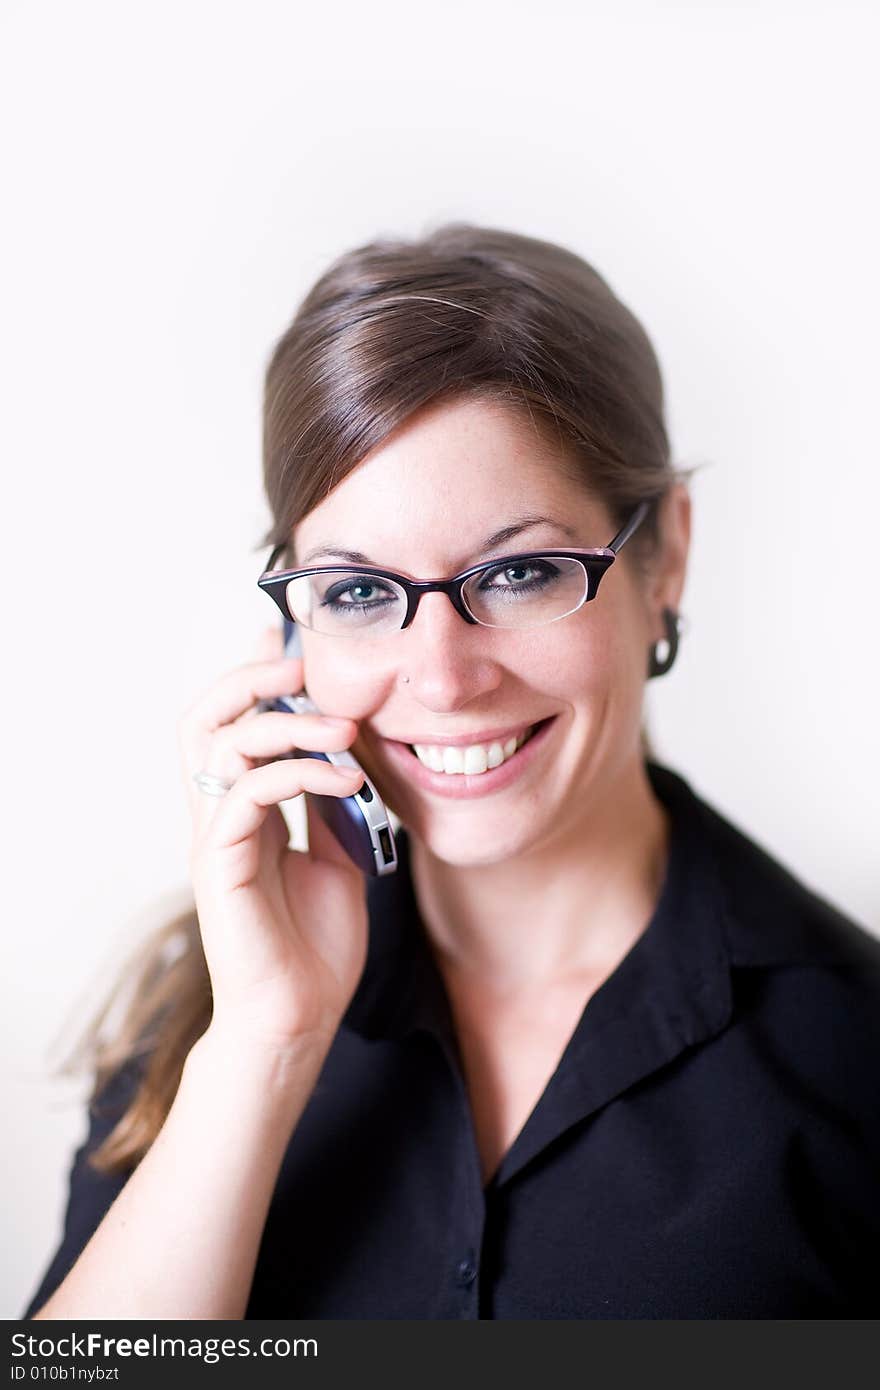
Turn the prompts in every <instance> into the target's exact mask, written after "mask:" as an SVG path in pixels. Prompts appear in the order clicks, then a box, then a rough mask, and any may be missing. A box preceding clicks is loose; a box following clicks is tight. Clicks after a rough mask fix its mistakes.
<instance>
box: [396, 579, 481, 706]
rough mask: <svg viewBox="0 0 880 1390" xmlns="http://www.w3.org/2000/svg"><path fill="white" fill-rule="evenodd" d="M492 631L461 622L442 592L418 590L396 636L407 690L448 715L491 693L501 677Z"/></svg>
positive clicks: (401, 670) (422, 701)
mask: <svg viewBox="0 0 880 1390" xmlns="http://www.w3.org/2000/svg"><path fill="white" fill-rule="evenodd" d="M492 636H493V632H492V629H490V628H487V627H482V626H481V625H480V624H478V623H467V622H465V620H464V618H462V617H461V615H460V614H459V613H456V611H455V609H454V607H453V606H452V603H451V602H450V600H449V598H448V597H447V595H446V594H438V593H427V594H423V595H422V598H421V601H420V602H419V606H418V609H417V611H416V615H415V617H414V618H413V620H412V622H411V623H410V625H409V627H408V628H405V629H404V630H403V632H401V633H400V636H399V637H398V639H397V640H398V642H399V643H400V650H401V658H400V663H399V670H400V672H401V673H402V674H403V675H407V676H409V684H408V685H407V687H406V689H407V692H408V693H409V694H410V695H414V696H415V698H416V699H417V700H419V701H420V703H421V704H423V705H424V706H425V707H426V708H427V709H431V710H435V711H436V712H437V713H449V714H451V713H453V712H454V711H455V710H458V709H461V708H462V706H463V705H467V704H469V703H470V702H472V701H473V700H475V699H479V697H480V696H485V695H488V694H490V693H491V692H492V691H493V690H496V689H497V688H498V686H499V685H500V684H501V681H502V679H503V671H502V668H501V665H500V663H499V661H498V660H497V658H496V657H494V656H493V655H492V647H493V643H492Z"/></svg>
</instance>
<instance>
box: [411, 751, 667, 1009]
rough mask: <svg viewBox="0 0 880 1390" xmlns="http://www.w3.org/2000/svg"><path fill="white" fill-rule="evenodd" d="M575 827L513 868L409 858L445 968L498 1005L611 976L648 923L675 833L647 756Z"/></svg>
mask: <svg viewBox="0 0 880 1390" xmlns="http://www.w3.org/2000/svg"><path fill="white" fill-rule="evenodd" d="M588 800H589V805H586V806H584V808H583V811H582V813H581V814H580V816H579V817H577V818H576V819H575V820H573V821H571V822H566V824H565V826H564V827H562V828H559V827H556V828H555V831H554V834H553V835H552V837H546V838H545V839H543V840H542V841H540V842H539V843H536V844H535V845H533V846H532V847H530V848H529V849H528V850H527V851H526V852H524V853H523V854H522V855H517V856H516V858H515V859H507V860H504V861H503V862H501V863H498V864H479V865H464V866H462V865H458V864H448V863H446V862H445V861H443V860H440V859H438V858H436V856H434V855H433V854H432V853H431V850H430V849H429V848H428V846H426V845H425V844H424V843H423V842H422V841H420V840H413V841H412V842H411V846H410V864H411V870H412V877H413V887H414V890H415V894H416V899H417V901H418V904H419V911H420V914H421V916H422V920H423V921H424V924H425V930H426V933H427V935H428V937H429V940H430V943H431V946H432V949H433V951H434V953H435V956H436V958H437V960H438V964H439V965H440V966H441V968H442V969H443V971H444V972H445V973H446V974H447V975H450V974H455V975H456V976H457V977H460V978H461V979H462V980H463V981H467V980H472V981H473V982H474V983H476V982H477V981H479V983H480V987H481V988H486V989H488V990H490V991H492V992H495V993H497V994H498V995H505V994H510V993H515V992H519V991H522V990H529V989H534V988H536V987H537V988H541V987H543V986H545V985H549V984H553V983H558V982H560V981H563V980H566V979H572V978H574V977H576V976H578V975H581V974H583V973H587V974H589V975H591V976H604V975H605V974H607V973H608V972H609V971H610V970H612V969H613V968H614V966H615V965H616V964H617V963H618V961H620V960H622V958H623V956H624V955H626V954H627V952H628V951H629V949H630V947H631V946H632V945H633V944H634V943H635V941H636V940H637V939H638V937H639V936H641V934H642V932H643V931H644V930H645V928H646V927H647V925H648V923H649V922H650V920H651V917H652V915H653V913H654V909H655V907H656V903H657V899H658V897H659V895H660V890H661V888H662V885H663V879H664V875H665V872H666V864H667V859H668V847H669V824H668V817H667V815H666V812H665V810H664V809H663V807H662V806H661V805H660V803H659V802H658V801H657V799H656V797H655V796H654V793H653V790H652V788H651V785H650V782H649V781H648V777H647V773H646V771H645V766H644V762H643V759H642V757H641V754H640V755H639V756H638V757H637V758H636V759H634V760H633V761H632V763H631V764H629V765H628V766H627V767H626V768H624V769H623V770H620V769H618V770H617V775H616V776H615V777H614V779H613V780H610V781H608V783H607V784H606V785H603V788H602V791H601V794H600V795H597V796H591V797H590V798H589V799H588Z"/></svg>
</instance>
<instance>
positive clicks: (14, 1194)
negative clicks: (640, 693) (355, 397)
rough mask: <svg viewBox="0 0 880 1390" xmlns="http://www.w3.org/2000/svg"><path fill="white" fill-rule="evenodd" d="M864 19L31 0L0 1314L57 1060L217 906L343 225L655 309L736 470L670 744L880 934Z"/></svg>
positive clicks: (15, 473) (11, 130) (19, 272)
mask: <svg viewBox="0 0 880 1390" xmlns="http://www.w3.org/2000/svg"><path fill="white" fill-rule="evenodd" d="M313 11H316V12H317V13H315V12H313ZM872 11H873V13H872ZM876 14H877V11H876V7H874V6H872V5H871V4H869V3H867V2H866V3H864V4H857V3H853V2H852V0H850V3H846V0H834V2H833V3H830V2H829V3H822V4H809V3H803V2H801V3H797V4H795V3H792V4H787V3H783V2H782V0H776V3H773V2H772V0H768V2H767V3H762V4H758V3H754V4H752V3H739V4H736V5H733V4H730V5H728V4H721V3H715V4H713V3H700V4H697V3H694V4H684V3H677V4H662V3H658V0H653V3H648V2H647V0H605V3H601V4H589V3H587V4H581V5H575V4H574V3H572V0H565V2H561V0H544V3H542V4H541V5H535V4H534V3H533V0H529V3H518V2H517V0H503V3H499V2H498V0H491V2H489V3H485V2H484V3H474V2H473V0H470V2H469V3H467V4H460V3H449V0H446V3H445V4H444V5H443V6H432V7H426V6H418V5H412V4H397V3H382V0H378V3H371V4H369V5H363V4H354V3H350V2H349V3H343V4H339V3H337V4H335V5H332V6H331V5H326V6H319V7H312V6H308V7H306V6H304V5H300V4H298V3H291V4H279V3H274V4H272V3H260V0H256V2H255V0H248V3H247V4H245V3H240V4H219V3H216V0H213V3H187V0H175V3H174V4H165V3H158V4H157V3H155V0H153V3H151V4H150V5H146V4H144V5H141V6H137V5H132V4H126V5H119V4H111V3H106V4H96V3H88V2H87V0H86V2H85V3H84V2H83V0H80V3H78V4H77V5H66V4H61V3H51V4H45V3H44V4H40V3H35V2H34V0H31V3H28V4H9V3H7V4H6V5H5V8H4V10H3V15H2V28H0V52H2V54H3V56H2V59H0V93H2V96H0V101H2V110H0V129H2V131H3V141H4V150H3V173H2V188H3V195H4V202H5V208H6V211H5V213H4V215H3V227H2V232H0V235H2V239H3V246H2V253H0V269H2V278H3V285H2V299H3V310H2V317H3V344H2V363H0V367H2V381H3V394H4V398H5V402H6V404H5V407H4V411H3V420H2V430H3V440H2V459H3V507H2V516H3V529H2V537H0V540H2V545H0V556H2V565H3V574H2V584H3V589H2V592H3V645H4V651H5V660H4V662H3V676H2V688H3V694H4V717H3V734H4V738H3V755H2V761H3V779H4V794H3V798H2V805H3V837H2V844H3V850H4V854H3V862H4V897H5V903H4V917H5V932H4V937H5V942H6V947H7V961H6V968H5V970H4V972H3V982H4V996H5V997H4V1000H3V1008H2V1021H3V1027H4V1030H5V1038H4V1048H3V1052H4V1058H5V1080H4V1086H5V1096H4V1102H5V1106H4V1108H5V1113H6V1115H7V1122H8V1123H7V1131H6V1133H7V1139H6V1144H5V1165H4V1166H5V1171H6V1179H5V1197H6V1209H5V1212H4V1233H3V1247H4V1250H5V1252H6V1258H5V1259H4V1261H3V1280H4V1281H5V1283H4V1287H3V1291H2V1307H0V1313H2V1314H5V1315H6V1316H9V1317H15V1316H17V1315H18V1314H19V1312H20V1311H21V1310H22V1309H23V1307H24V1304H25V1302H26V1300H27V1298H28V1297H29V1296H30V1293H31V1291H32V1288H33V1286H34V1283H35V1281H36V1279H37V1277H38V1275H39V1274H40V1273H41V1272H42V1269H43V1268H44V1266H45V1264H46V1263H47V1261H48V1258H49V1255H50V1253H51V1251H52V1250H53V1249H54V1245H55V1242H56V1240H57V1237H58V1233H59V1223H60V1219H61V1213H62V1210H63V1201H64V1197H65V1192H66V1180H67V1174H66V1165H67V1162H68V1159H69V1155H70V1153H71V1151H72V1148H73V1146H74V1144H75V1143H76V1142H78V1141H79V1139H80V1137H81V1133H82V1124H83V1109H82V1105H81V1098H82V1094H83V1084H80V1085H73V1084H71V1083H69V1082H68V1083H65V1084H59V1083H58V1082H53V1081H51V1080H50V1069H51V1066H52V1065H54V1064H55V1062H57V1060H58V1059H59V1057H60V1055H61V1054H62V1053H63V1047H64V1045H65V1044H66V1042H67V1041H69V1040H71V1039H72V1037H73V1036H75V1034H76V1030H77V1029H78V1027H79V1026H80V1024H81V1023H82V1021H83V1020H84V1018H85V1017H86V1015H87V1013H88V1011H89V1009H90V1007H91V1005H92V1002H93V1000H94V999H95V998H96V990H97V989H98V988H100V987H103V985H104V984H106V983H107V982H108V981H109V979H110V978H111V976H112V973H113V969H114V967H115V966H116V965H117V964H118V962H119V960H120V959H121V958H122V956H123V955H124V954H125V952H126V950H127V948H128V947H129V946H130V945H131V944H132V943H133V942H134V941H135V940H136V939H138V938H139V936H140V935H141V934H142V933H143V932H144V931H145V930H146V929H147V928H148V927H149V926H150V925H151V924H152V923H153V922H155V921H157V920H158V919H159V918H161V917H162V916H164V915H165V913H166V911H167V910H168V907H169V906H173V905H174V904H176V903H177V902H179V901H181V900H182V899H183V898H185V896H186V887H187V882H186V878H187V867H186V866H187V845H188V823H187V816H186V808H185V802H184V798H183V789H182V785H181V783H180V780H179V773H178V768H177V762H176V748H175V724H176V720H177V717H178V714H179V712H180V711H181V710H182V709H183V708H184V707H185V705H186V704H187V703H188V702H189V701H190V700H191V699H192V698H193V697H194V696H195V695H196V694H197V693H198V692H199V691H200V690H201V689H202V688H203V687H204V686H205V685H207V684H209V683H210V682H211V681H212V680H213V679H214V678H215V676H216V675H218V674H219V673H220V672H221V671H223V670H225V669H226V668H228V667H230V666H232V665H236V664H238V663H239V662H240V661H244V660H248V659H250V657H251V649H252V646H253V643H254V640H255V638H256V635H257V634H258V632H259V631H260V630H261V629H262V628H263V627H265V626H266V625H267V624H268V623H270V622H271V621H272V616H271V614H272V611H274V610H271V611H270V606H269V601H268V599H266V598H265V596H264V595H263V594H261V593H259V591H258V590H257V588H256V582H255V581H256V577H257V574H258V573H259V571H260V569H261V568H262V562H263V561H264V560H265V558H266V553H265V551H263V550H262V549H257V548H256V547H257V544H258V541H259V539H260V537H261V534H262V532H263V529H264V527H265V526H266V524H267V522H268V511H267V509H266V507H265V504H264V501H263V498H262V494H261V483H260V459H259V444H260V388H261V374H262V370H263V367H264V364H265V361H266V358H267V355H268V352H269V350H270V348H271V345H272V343H273V342H274V340H275V338H276V337H277V336H278V334H279V333H280V332H281V331H282V329H283V328H284V326H285V325H286V323H287V321H288V320H289V318H290V317H291V315H292V313H293V311H294V309H295V307H296V304H297V302H298V300H299V298H300V296H301V295H302V294H303V293H304V291H305V290H306V289H307V288H308V286H309V285H310V284H311V282H312V280H313V279H314V278H315V277H316V276H317V275H318V274H319V273H320V271H321V270H322V269H323V268H324V267H325V265H326V264H327V262H328V260H329V259H330V258H331V257H332V256H334V255H336V254H337V253H338V252H340V251H342V250H344V249H346V248H347V247H349V246H353V245H355V244H357V243H359V242H362V241H365V240H368V239H370V238H372V237H374V236H376V235H377V234H380V233H398V234H403V235H410V234H418V233H420V232H422V231H425V230H428V229H429V228H430V227H431V226H434V225H436V224H437V223H439V222H441V221H445V220H447V219H452V218H455V219H461V218H464V219H470V220H473V221H477V222H483V223H486V224H489V225H495V226H500V227H507V228H510V229H513V230H518V231H523V232H527V233H530V234H533V235H538V236H542V237H546V238H550V239H553V240H557V241H560V242H562V243H564V244H566V245H568V246H570V247H571V248H572V249H574V250H576V251H578V252H579V253H580V254H582V255H583V256H585V257H586V258H587V259H588V260H590V261H592V262H594V263H595V265H596V266H597V268H598V269H599V270H600V271H601V272H602V273H603V274H604V275H605V276H606V277H607V278H608V279H609V280H610V282H611V284H612V285H613V286H614V288H615V289H616V290H617V292H618V293H619V294H620V296H621V297H622V298H623V299H624V301H625V302H626V303H628V304H629V305H630V306H631V307H632V308H633V309H634V310H635V312H636V313H637V314H638V316H639V317H640V318H641V319H642V321H643V323H644V324H645V326H646V328H647V330H648V332H649V333H650V334H651V335H652V337H653V339H654V341H655V344H656V346H657V349H658V352H659V354H660V357H661V361H662V364H663V367H664V371H665V377H666V382H667V389H668V397H669V419H670V425H671V430H672V436H673V444H674V450H675V461H676V463H677V464H679V465H681V466H685V465H690V464H692V463H697V462H704V461H705V462H708V463H709V465H710V466H709V467H706V468H705V469H703V470H702V471H701V472H700V473H699V475H698V476H697V478H696V479H695V481H694V484H693V497H694V518H695V530H694V538H693V547H692V559H691V569H690V574H689V579H688V587H687V590H686V594H685V602H684V603H683V605H682V606H683V611H684V612H685V614H686V615H687V617H688V619H689V621H690V631H689V633H688V635H687V638H686V640H685V641H684V643H683V645H682V649H681V652H680V655H679V659H678V663H677V665H676V668H675V670H674V671H673V672H672V673H671V674H670V675H669V676H668V677H666V678H664V679H662V680H658V681H655V682H652V683H651V684H650V685H649V687H648V695H647V702H648V711H649V719H650V725H651V729H652V734H653V738H654V742H655V745H656V747H657V750H658V755H659V757H660V759H661V761H665V762H667V763H669V764H670V765H671V766H673V767H674V768H676V769H677V770H678V771H680V772H681V773H682V774H683V775H684V776H686V777H687V778H688V779H689V780H690V781H691V784H692V786H693V787H694V789H695V790H696V791H697V792H698V793H699V794H701V795H703V796H704V797H706V798H707V799H708V800H709V801H710V802H712V803H713V804H714V805H715V806H716V807H717V808H718V809H720V810H721V811H722V812H723V813H725V814H727V815H728V816H729V817H730V818H732V819H734V820H735V821H736V822H737V823H738V824H740V825H741V826H743V827H744V828H745V829H746V830H747V831H748V833H750V834H751V835H752V836H753V837H754V838H756V839H757V840H758V841H759V842H761V843H763V844H764V845H765V846H766V847H768V848H769V849H770V850H771V852H773V853H775V854H776V855H777V857H779V858H780V859H782V861H783V862H784V863H786V864H787V865H788V866H789V867H791V868H792V869H794V870H795V871H796V872H797V873H798V874H799V875H800V876H801V877H802V878H803V879H805V881H806V882H807V883H808V884H809V885H810V886H812V887H813V888H815V889H818V890H819V891H821V892H822V893H823V894H824V895H825V896H827V897H829V898H830V899H831V900H832V901H833V902H835V903H836V904H837V905H839V906H841V907H843V908H844V909H845V910H846V911H848V912H849V913H850V914H851V915H853V916H855V917H856V918H857V919H859V920H860V921H861V922H862V923H863V924H864V925H866V926H868V927H869V928H870V929H871V930H872V931H874V932H878V933H880V881H878V880H880V875H878V868H877V865H878V853H877V850H878V826H880V793H878V771H880V758H878V718H877V706H876V700H877V689H878V680H877V677H878V674H880V672H878V656H877V648H878V619H877V613H878V583H877V558H876V556H877V548H876V547H877V540H876V537H877V527H878V503H880V483H878V451H877V445H876V439H877V432H878V420H877V368H878V357H877V336H878V309H880V304H878V273H877V246H878V244H880V227H878V217H877V204H876V148H877V146H876V135H877V118H878V99H877V95H876V93H877V83H876V69H875V62H876V52H877V41H878V37H880V33H878V22H877V19H876ZM59 1038H60V1039H61V1044H60V1046H59ZM50 1046H51V1047H52V1050H51V1051H50Z"/></svg>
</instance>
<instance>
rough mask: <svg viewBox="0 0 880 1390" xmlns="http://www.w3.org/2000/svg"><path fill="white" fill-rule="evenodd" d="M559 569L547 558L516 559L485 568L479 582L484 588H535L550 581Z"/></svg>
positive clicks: (541, 586)
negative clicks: (490, 568)
mask: <svg viewBox="0 0 880 1390" xmlns="http://www.w3.org/2000/svg"><path fill="white" fill-rule="evenodd" d="M558 574H559V570H558V569H557V567H556V566H555V565H554V564H551V562H550V561H549V560H516V561H513V562H511V563H510V564H507V565H499V566H498V568H497V569H492V570H487V571H486V573H485V574H484V575H483V578H482V580H481V582H480V588H481V589H483V590H486V589H525V590H529V589H536V588H543V587H544V586H545V585H547V584H550V583H552V581H553V580H554V579H555V578H556V577H557V576H558Z"/></svg>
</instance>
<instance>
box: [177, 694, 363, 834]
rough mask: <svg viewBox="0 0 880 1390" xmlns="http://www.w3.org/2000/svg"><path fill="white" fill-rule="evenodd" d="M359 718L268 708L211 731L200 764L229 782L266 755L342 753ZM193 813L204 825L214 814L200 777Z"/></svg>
mask: <svg viewBox="0 0 880 1390" xmlns="http://www.w3.org/2000/svg"><path fill="white" fill-rule="evenodd" d="M356 733H357V724H356V723H355V721H354V720H353V719H331V718H329V717H328V716H325V715H321V714H293V713H288V712H286V711H264V712H263V713H260V714H255V715H254V717H253V719H250V720H248V719H246V718H243V719H241V720H239V721H237V722H236V723H234V724H226V725H224V727H223V728H222V729H218V730H217V732H216V733H214V734H212V735H211V736H210V742H209V745H208V751H207V753H206V755H205V757H204V758H203V759H202V763H201V766H200V767H199V768H197V769H196V770H197V771H199V772H208V773H210V774H211V775H212V776H214V777H220V778H222V779H223V780H224V781H226V782H230V783H233V782H237V781H238V779H239V777H242V776H243V775H244V773H245V772H248V771H250V769H251V768H252V767H253V766H254V765H255V763H257V762H259V761H260V760H264V761H271V760H273V759H275V758H290V757H292V756H293V754H294V750H295V749H297V748H307V749H309V750H312V751H317V752H322V753H338V752H341V751H342V750H343V749H345V748H348V747H349V745H350V744H351V743H352V742H353V741H354V738H355V735H356ZM190 800H191V808H192V816H193V820H194V822H195V824H196V825H204V824H205V823H206V822H207V821H208V820H210V819H211V817H212V816H213V814H214V811H215V810H216V805H213V806H212V805H211V804H210V802H209V801H208V799H207V798H206V797H205V795H204V793H202V792H201V791H200V790H199V788H198V787H197V786H196V784H195V782H192V779H191V787H190Z"/></svg>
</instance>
